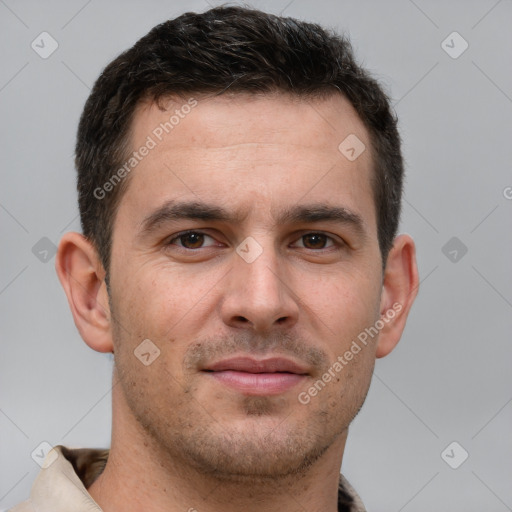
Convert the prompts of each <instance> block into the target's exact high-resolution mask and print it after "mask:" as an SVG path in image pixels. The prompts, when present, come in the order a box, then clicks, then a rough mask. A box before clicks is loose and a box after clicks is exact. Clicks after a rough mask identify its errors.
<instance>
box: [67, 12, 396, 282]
mask: <svg viewBox="0 0 512 512" xmlns="http://www.w3.org/2000/svg"><path fill="white" fill-rule="evenodd" d="M226 91H230V92H232V93H250V94H265V93H271V92H284V93H287V94H292V95H297V96H302V97H315V96H323V95H327V94H336V93H337V94H339V93H341V94H343V95H344V96H345V97H346V98H347V99H348V100H349V101H350V102H351V104H352V105H353V106H354V108H355V110H356V111H357V113H358V115H359V116H360V118H361V120H362V121H363V122H364V124H365V126H366V127H367V129H368V131H369V133H370V140H371V146H372V148H371V150H372V155H373V164H374V166H373V167H374V169H373V174H372V176H373V179H372V182H373V183H372V187H373V194H374V201H375V206H376V211H377V226H378V241H379V247H380V252H381V255H382V262H383V267H384V266H385V262H386V259H387V254H388V252H389V249H390V248H391V246H392V244H393V240H394V238H395V236H396V232H397V229H398V224H399V218H400V209H401V196H402V187H403V185H402V182H403V162H402V155H401V150H400V137H399V134H398V130H397V119H396V116H395V115H394V114H393V113H392V111H391V108H390V102H389V99H388V97H387V95H386V93H385V92H384V91H383V90H382V88H381V86H380V85H379V84H378V83H377V81H376V80H375V79H373V78H372V77H371V76H370V74H369V73H368V72H367V71H366V70H364V69H363V68H361V67H360V66H358V65H357V64H356V62H355V59H354V57H353V52H352V48H351V45H350V43H349V41H348V40H347V39H346V38H345V37H343V36H340V35H337V34H335V33H334V32H329V31H327V30H325V29H324V28H322V27H320V26H319V25H316V24H311V23H306V22H302V21H298V20H296V19H293V18H285V17H279V16H275V15H272V14H267V13H264V12H261V11H258V10H253V9H247V8H242V7H217V8H213V9H210V10H208V11H206V12H204V13H202V14H197V13H186V14H183V15H181V16H179V17H177V18H176V19H173V20H169V21H166V22H164V23H162V24H160V25H158V26H156V27H154V28H153V29H152V30H151V31H150V32H149V33H148V34H147V35H146V36H144V37H142V38H141V39H140V40H139V41H137V43H135V45H134V46H133V47H132V48H130V49H129V50H127V51H125V52H124V53H122V54H121V55H119V56H118V57H117V58H116V59H115V60H113V61H112V62H111V63H110V64H109V65H108V66H107V67H106V68H105V69H104V70H103V72H102V73H101V75H100V77H99V78H98V80H97V81H96V83H95V84H94V87H93V90H92V92H91V94H90V96H89V98H88V99H87V102H86V104H85V107H84V110H83V113H82V116H81V119H80V123H79V127H78V134H77V143H76V152H75V154H76V160H75V162H76V167H77V171H78V195H79V209H80V217H81V224H82V230H83V234H84V236H86V237H87V238H88V239H89V240H91V241H92V242H93V243H94V245H95V247H96V249H97V251H98V254H99V256H100V258H101V261H102V263H103V266H104V268H105V270H106V271H107V273H108V270H109V264H110V253H111V243H112V227H113V224H114V219H115V215H116V211H117V208H118V205H119V202H120V199H121V197H122V195H123V191H124V190H125V189H126V186H127V183H128V182H129V178H128V177H127V178H125V179H123V180H122V182H121V183H119V186H115V187H112V190H111V191H110V192H109V193H108V194H102V197H100V198H98V192H97V191H98V189H99V188H101V187H102V186H103V185H104V184H105V183H106V182H108V181H109V180H110V179H112V177H113V176H114V174H115V173H116V171H118V170H119V167H120V166H122V165H123V162H125V161H126V155H127V154H128V153H129V151H130V148H129V143H130V142H129V134H130V128H131V124H132V120H133V116H134V111H135V109H136V107H137V105H138V104H139V103H140V102H141V101H143V100H150V101H158V100H159V99H161V98H164V97H168V96H176V97H185V96H187V95H191V94H194V95H218V94H222V93H224V92H226Z"/></svg>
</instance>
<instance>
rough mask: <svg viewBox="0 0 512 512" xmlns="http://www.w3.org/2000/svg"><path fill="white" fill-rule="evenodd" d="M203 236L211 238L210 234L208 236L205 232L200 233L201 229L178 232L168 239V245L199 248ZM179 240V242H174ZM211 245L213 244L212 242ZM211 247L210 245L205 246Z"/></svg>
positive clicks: (201, 245)
mask: <svg viewBox="0 0 512 512" xmlns="http://www.w3.org/2000/svg"><path fill="white" fill-rule="evenodd" d="M205 238H209V239H210V240H213V238H212V237H211V236H208V235H207V234H206V233H202V232H201V231H185V232H184V233H179V234H178V235H176V236H174V237H173V238H171V240H169V242H168V244H169V245H177V246H178V247H183V248H184V249H191V250H193V249H201V248H202V247H204V246H203V244H204V241H205ZM176 241H179V243H175V242H176ZM212 245H213V244H212ZM206 247H211V245H209V246H206Z"/></svg>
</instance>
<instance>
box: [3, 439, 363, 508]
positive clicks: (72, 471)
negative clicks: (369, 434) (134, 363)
mask: <svg viewBox="0 0 512 512" xmlns="http://www.w3.org/2000/svg"><path fill="white" fill-rule="evenodd" d="M109 452H110V450H108V449H97V448H69V447H66V446H63V445H57V446H55V447H54V448H53V449H52V450H50V452H48V455H47V456H46V458H45V460H44V462H43V466H42V467H43V469H42V470H41V472H40V473H39V475H38V476H37V478H36V480H35V481H34V484H33V486H32V490H31V492H30V500H29V501H30V502H31V504H32V506H33V507H34V509H35V510H37V511H41V512H50V511H51V512H90V511H96V512H101V508H100V506H99V505H98V504H97V503H96V502H95V501H94V500H93V498H92V496H91V495H90V494H89V493H88V492H87V489H88V488H89V487H90V486H91V485H92V483H93V482H94V480H96V478H97V477H98V476H99V475H100V474H101V472H102V471H103V469H104V468H105V465H106V463H107V459H108V455H109ZM18 510H19V512H22V511H23V512H24V511H25V510H29V509H28V508H20V509H18ZM12 512H17V511H16V507H15V508H14V509H12ZM338 512H366V509H365V507H364V505H363V503H362V501H361V499H360V498H359V496H358V495H357V493H356V491H355V490H354V488H353V487H352V486H351V485H350V484H349V483H348V481H347V479H346V478H345V477H344V476H343V475H340V483H339V488H338Z"/></svg>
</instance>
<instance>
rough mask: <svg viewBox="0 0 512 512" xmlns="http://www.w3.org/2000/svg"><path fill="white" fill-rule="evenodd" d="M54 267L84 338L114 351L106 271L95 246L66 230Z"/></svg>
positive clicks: (91, 344)
mask: <svg viewBox="0 0 512 512" xmlns="http://www.w3.org/2000/svg"><path fill="white" fill-rule="evenodd" d="M55 269H56V271H57V275H58V276H59V280H60V282H61V284H62V287H63V288H64V291H65V292H66V295H67V298H68V303H69V307H70V309H71V313H72V314H73V318H74V320H75V325H76V327H77V329H78V331H79V332H80V335H81V336H82V338H83V340H84V341H85V342H86V343H87V345H89V347H91V348H92V349H94V350H96V351H98V352H113V343H112V335H111V329H110V327H111V324H110V317H111V316H110V308H109V303H108V293H107V288H106V285H105V270H104V269H103V265H102V264H101V261H100V258H99V256H98V253H97V251H96V249H95V247H94V245H93V244H92V243H91V242H90V241H89V240H87V239H86V238H85V237H84V236H83V235H81V234H80V233H73V232H70V233H66V234H65V235H64V236H63V237H62V239H61V241H60V243H59V249H58V251H57V257H56V258H55Z"/></svg>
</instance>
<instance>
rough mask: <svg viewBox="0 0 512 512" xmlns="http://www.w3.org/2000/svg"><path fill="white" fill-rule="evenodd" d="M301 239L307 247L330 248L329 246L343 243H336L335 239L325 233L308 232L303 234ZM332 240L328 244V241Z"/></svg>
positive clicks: (304, 246) (303, 245)
mask: <svg viewBox="0 0 512 512" xmlns="http://www.w3.org/2000/svg"><path fill="white" fill-rule="evenodd" d="M299 240H302V246H300V245H299V247H303V248H305V249H313V250H314V249H328V248H329V247H333V246H336V245H341V244H340V243H335V242H334V239H333V238H332V237H330V236H327V235H326V234H324V233H306V234H305V235H302V236H301V237H300V238H299ZM328 241H330V242H331V245H329V246H326V244H327V242H328Z"/></svg>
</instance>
